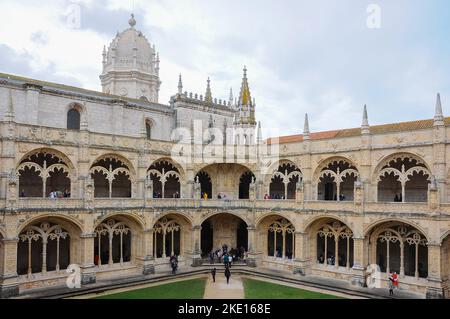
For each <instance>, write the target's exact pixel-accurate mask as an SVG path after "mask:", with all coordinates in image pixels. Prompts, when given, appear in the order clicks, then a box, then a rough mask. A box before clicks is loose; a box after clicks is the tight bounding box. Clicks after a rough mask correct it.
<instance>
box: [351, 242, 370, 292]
mask: <svg viewBox="0 0 450 319" xmlns="http://www.w3.org/2000/svg"><path fill="white" fill-rule="evenodd" d="M364 259H365V258H364V237H354V238H353V275H352V277H351V279H350V283H351V284H352V285H353V286H359V287H364V286H365V284H366V280H365V271H366V267H365V266H364Z"/></svg>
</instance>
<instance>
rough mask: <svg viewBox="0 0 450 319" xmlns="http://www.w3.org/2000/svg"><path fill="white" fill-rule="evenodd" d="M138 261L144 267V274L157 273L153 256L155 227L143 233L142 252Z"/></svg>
mask: <svg viewBox="0 0 450 319" xmlns="http://www.w3.org/2000/svg"><path fill="white" fill-rule="evenodd" d="M137 261H138V262H139V263H140V265H141V267H142V274H143V275H151V274H154V273H155V258H154V257H153V229H147V230H145V231H144V233H143V242H142V252H141V256H140V257H138V258H137Z"/></svg>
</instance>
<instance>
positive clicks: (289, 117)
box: [0, 0, 450, 135]
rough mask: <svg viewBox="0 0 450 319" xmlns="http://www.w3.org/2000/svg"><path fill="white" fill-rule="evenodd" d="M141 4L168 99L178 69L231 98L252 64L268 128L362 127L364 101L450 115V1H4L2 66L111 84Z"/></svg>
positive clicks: (423, 114)
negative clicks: (105, 56)
mask: <svg viewBox="0 0 450 319" xmlns="http://www.w3.org/2000/svg"><path fill="white" fill-rule="evenodd" d="M373 4H375V5H376V6H371V5H373ZM378 9H380V10H378ZM78 11H79V13H80V14H79V17H80V19H75V20H74V19H73V18H74V17H77V16H78V15H77V12H78ZM131 11H134V12H135V15H136V20H137V26H136V28H138V29H140V30H142V31H143V32H144V33H145V34H146V35H147V38H148V39H149V40H150V41H151V42H152V43H154V44H155V45H156V47H157V50H158V51H159V52H160V56H161V79H162V81H163V84H162V88H161V96H160V102H161V103H167V102H168V101H169V98H170V96H171V95H173V94H174V93H175V92H176V90H177V80H178V74H179V73H182V74H183V82H184V90H187V91H192V92H197V93H199V94H204V91H205V88H206V79H207V77H208V76H210V77H211V80H212V88H213V95H215V96H216V97H217V98H218V99H219V98H221V99H226V98H228V92H229V88H230V87H233V89H234V91H235V94H237V93H238V91H239V87H240V82H241V77H242V68H243V66H244V65H247V67H248V73H249V80H250V86H251V90H252V95H253V96H254V97H255V98H256V102H257V117H258V120H260V121H261V122H262V124H263V127H265V128H266V132H267V129H268V128H269V127H274V128H278V129H279V131H280V132H281V134H282V135H289V134H298V133H301V132H302V130H303V119H304V114H305V113H309V115H310V125H311V130H312V131H321V130H330V129H339V128H348V127H358V126H359V125H360V123H361V117H362V108H363V105H364V104H367V105H368V108H369V117H370V123H371V124H382V123H389V122H399V121H408V120H415V119H424V118H431V117H433V114H434V104H435V99H436V93H437V92H440V93H441V96H442V99H443V106H444V112H446V111H448V112H449V113H447V115H450V107H447V105H450V3H448V1H447V0H430V1H427V0H370V1H366V0H339V1H337V0H314V1H312V0H309V1H306V0H245V1H243V0H209V1H208V0H183V1H180V0H142V1H139V0H120V1H119V0H73V1H69V0H59V1H57V0H41V1H32V0H0V72H4V73H12V74H17V75H22V76H26V77H32V78H37V79H41V80H47V81H53V82H59V83H64V84H69V85H76V86H80V87H83V88H87V89H93V90H101V87H100V80H99V78H98V76H99V74H100V72H101V61H102V56H101V53H102V49H103V46H104V45H108V44H109V43H110V41H111V40H112V39H113V38H114V36H115V34H116V32H117V31H122V30H123V29H125V28H127V27H128V23H127V22H128V19H129V15H130V12H131ZM378 18H379V19H378ZM266 134H267V133H266ZM267 135H271V134H270V133H269V134H267Z"/></svg>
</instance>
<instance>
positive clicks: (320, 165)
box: [313, 156, 360, 180]
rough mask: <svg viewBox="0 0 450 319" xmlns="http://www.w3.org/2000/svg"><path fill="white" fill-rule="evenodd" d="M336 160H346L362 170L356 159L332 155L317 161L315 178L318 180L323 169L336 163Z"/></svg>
mask: <svg viewBox="0 0 450 319" xmlns="http://www.w3.org/2000/svg"><path fill="white" fill-rule="evenodd" d="M334 162H346V163H348V164H350V166H353V167H355V168H356V170H357V171H358V172H359V171H360V169H359V165H358V164H357V163H356V162H355V161H353V160H351V159H349V158H348V157H345V156H331V157H327V158H324V159H322V160H320V161H319V162H318V163H317V166H316V169H315V170H314V174H313V180H317V178H318V177H319V175H320V173H321V172H322V170H323V169H324V168H326V167H327V166H328V165H329V164H330V163H334Z"/></svg>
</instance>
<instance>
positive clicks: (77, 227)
mask: <svg viewBox="0 0 450 319" xmlns="http://www.w3.org/2000/svg"><path fill="white" fill-rule="evenodd" d="M43 220H50V221H53V220H61V221H63V223H65V224H67V225H72V226H69V227H70V228H71V229H73V230H74V231H76V232H79V233H83V232H84V227H83V224H82V223H81V221H79V220H78V219H76V218H74V217H71V216H69V215H62V214H61V215H52V214H44V215H38V216H34V217H31V218H30V219H27V220H25V221H24V222H23V223H22V224H20V225H19V227H18V228H17V233H18V234H20V233H21V232H23V230H24V229H25V228H26V227H28V226H30V225H32V224H36V223H38V222H39V221H43Z"/></svg>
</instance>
